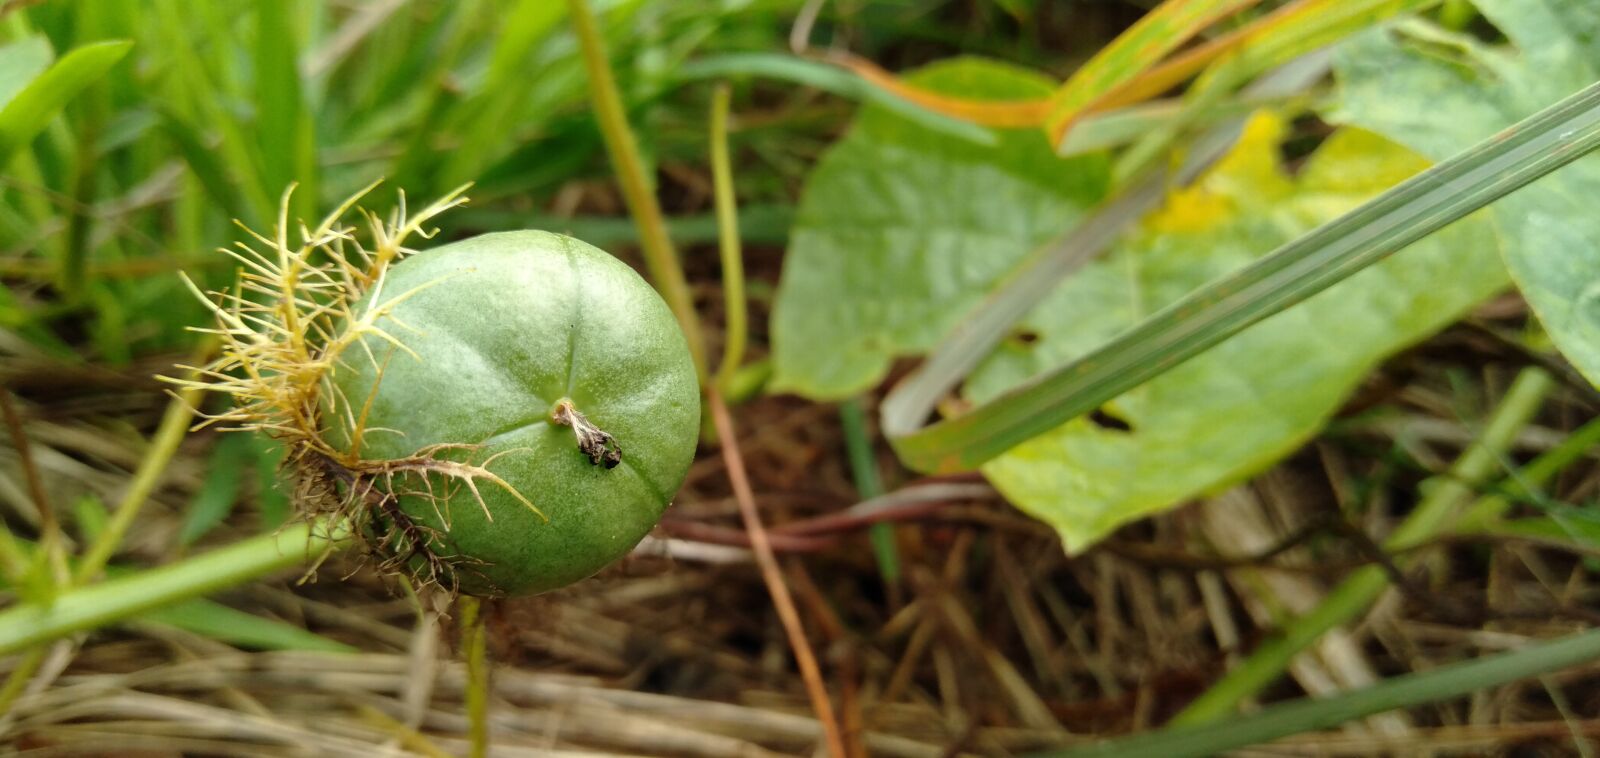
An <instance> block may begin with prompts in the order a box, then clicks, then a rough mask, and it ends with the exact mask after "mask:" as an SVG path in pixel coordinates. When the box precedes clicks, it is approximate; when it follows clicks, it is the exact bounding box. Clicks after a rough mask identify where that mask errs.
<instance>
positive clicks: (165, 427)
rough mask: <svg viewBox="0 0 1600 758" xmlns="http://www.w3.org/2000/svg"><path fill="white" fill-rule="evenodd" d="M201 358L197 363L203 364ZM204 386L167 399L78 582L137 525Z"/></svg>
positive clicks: (103, 564)
mask: <svg viewBox="0 0 1600 758" xmlns="http://www.w3.org/2000/svg"><path fill="white" fill-rule="evenodd" d="M203 364H204V361H201V362H200V363H199V364H196V365H203ZM199 395H200V390H198V389H195V388H185V389H183V390H181V391H179V393H178V394H177V396H176V397H174V398H172V400H171V402H169V403H167V410H166V413H164V414H162V416H161V426H159V427H157V428H156V434H155V436H154V437H153V438H151V440H150V449H148V450H146V451H145V454H144V459H143V460H141V461H139V468H138V470H136V471H135V472H134V474H133V481H132V483H130V484H129V485H128V492H127V494H125V495H123V496H122V502H121V503H120V504H118V506H117V510H116V512H115V513H113V514H111V520H110V521H109V522H108V523H107V524H106V528H105V530H104V531H102V532H101V533H100V535H99V536H98V537H96V538H95V541H94V543H93V544H92V545H90V546H89V549H88V550H87V551H85V552H84V554H83V558H82V560H80V561H79V562H78V570H77V571H76V572H75V573H74V574H73V575H72V578H73V583H74V584H83V583H85V582H87V581H89V580H90V579H93V578H94V576H95V574H98V573H100V570H101V569H103V568H105V567H106V563H108V562H109V561H110V560H111V556H112V555H113V554H114V553H116V552H117V548H118V547H120V546H121V545H122V538H123V537H125V536H127V534H128V529H129V528H130V527H132V526H133V521H134V519H135V518H137V517H138V515H139V511H140V509H142V508H143V507H144V504H145V502H146V501H148V500H149V499H150V493H151V492H154V491H155V488H156V485H157V484H159V483H160V482H161V476H162V475H163V474H165V473H166V471H167V464H169V463H171V462H172V456H173V454H174V453H177V452H178V445H179V444H180V443H182V442H183V437H184V435H185V434H187V433H188V431H189V420H190V419H192V418H194V407H195V404H196V403H197V402H198V401H199Z"/></svg>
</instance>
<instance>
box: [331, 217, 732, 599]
mask: <svg viewBox="0 0 1600 758" xmlns="http://www.w3.org/2000/svg"><path fill="white" fill-rule="evenodd" d="M374 302H376V303H378V307H379V308H380V309H386V310H383V311H382V315H380V316H379V317H378V318H377V320H376V323H375V326H377V327H378V328H379V329H381V330H382V331H383V332H384V333H386V334H388V335H389V336H391V337H393V338H394V340H395V341H397V342H399V343H400V344H401V345H403V346H404V347H403V348H394V347H393V346H392V344H391V343H390V342H389V341H387V340H385V339H383V338H382V337H381V336H379V335H367V336H366V337H364V338H363V344H357V345H355V346H352V347H349V348H346V349H345V350H344V351H343V354H342V356H341V360H340V361H339V362H338V364H337V366H336V367H335V368H334V369H333V374H332V379H333V384H334V385H335V387H336V389H337V393H338V396H339V398H340V399H339V400H338V401H337V402H336V404H335V405H337V406H342V407H343V408H344V409H345V410H347V411H349V412H350V413H355V414H360V413H361V412H362V409H363V408H366V411H365V414H366V417H365V418H366V420H365V425H364V427H365V429H367V430H368V431H366V432H365V433H364V434H363V435H362V444H361V448H360V450H359V451H358V453H359V454H358V455H357V456H356V457H359V458H360V459H362V460H363V461H376V460H383V459H403V458H407V457H411V456H415V455H417V454H418V452H419V451H426V450H429V449H430V448H433V446H438V445H471V446H475V447H473V448H470V449H468V448H450V449H444V448H436V450H438V451H441V452H438V453H436V454H437V455H438V457H439V458H440V459H441V460H450V461H457V462H471V463H476V464H484V463H485V462H487V466H486V470H487V471H488V472H490V473H492V474H493V475H495V476H497V477H499V479H500V480H502V481H503V482H504V483H505V484H506V485H509V486H510V487H511V488H513V489H515V490H516V491H517V492H518V493H520V494H521V495H522V496H523V497H525V498H526V499H527V500H528V502H530V503H532V504H533V505H534V506H535V507H537V508H538V509H539V511H541V512H542V514H543V517H541V516H540V515H539V514H537V513H534V512H533V511H531V510H530V509H529V508H528V507H527V506H526V505H525V504H523V503H522V502H520V501H519V500H518V499H517V497H516V496H515V495H513V494H512V493H510V492H508V491H506V488H505V487H503V486H500V485H498V484H496V483H494V482H492V481H490V480H487V479H485V478H482V477H479V478H477V479H475V480H474V481H473V482H472V484H474V485H475V486H476V489H477V491H478V493H479V495H481V497H482V503H480V502H479V501H478V499H477V498H476V497H475V496H474V495H473V494H472V492H471V491H470V489H469V488H468V487H466V486H464V484H465V482H464V481H463V480H460V479H456V480H450V479H449V478H448V477H441V476H439V475H437V474H430V475H428V479H429V481H428V483H427V484H428V486H431V487H432V488H433V490H434V492H435V493H436V494H441V495H442V493H444V492H445V491H446V490H447V488H448V491H449V493H450V494H449V496H448V497H447V498H446V497H438V498H430V497H428V496H425V495H422V494H418V493H419V492H420V491H421V490H422V489H423V486H422V482H421V481H420V478H419V477H410V479H411V481H410V482H409V483H407V484H405V485H404V486H403V487H402V485H400V484H396V485H394V487H395V490H396V491H397V492H400V493H402V496H401V497H400V500H399V507H400V510H402V511H403V512H404V513H405V514H406V515H407V516H408V517H409V518H410V519H412V520H414V521H415V522H417V523H418V524H420V525H422V526H424V527H426V528H427V529H429V530H431V531H432V533H433V534H435V535H436V536H435V537H434V539H433V540H432V541H431V544H430V545H429V549H430V551H431V552H432V553H433V555H434V556H436V557H438V558H441V559H443V561H444V563H445V564H447V565H450V566H452V567H454V569H455V570H454V571H453V573H454V575H455V579H456V580H457V581H458V583H459V588H460V590H461V591H463V592H466V593H468V594H473V595H486V596H497V595H522V594H531V593H538V592H544V591H547V590H551V589H555V588H558V587H562V586H565V585H567V584H571V583H572V582H575V581H578V580H580V579H583V578H586V577H589V576H591V575H593V574H594V573H595V572H597V571H599V570H600V569H601V568H604V567H605V566H606V565H607V564H609V563H611V562H612V561H615V560H616V559H618V558H620V557H622V556H623V555H625V554H627V553H628V551H629V550H631V549H632V548H633V546H634V545H636V544H637V543H638V542H639V540H640V539H641V538H643V537H644V535H645V534H646V533H647V532H649V531H650V529H652V528H653V527H654V526H655V524H656V522H657V521H658V520H659V519H660V518H661V514H662V512H663V511H664V510H665V509H666V507H667V505H668V503H669V502H670V501H671V499H672V497H673V495H674V494H675V493H676V492H677V490H678V487H679V486H681V485H682V484H683V478H684V475H685V474H686V473H687V472H688V469H689V464H690V462H691V461H692V460H693V458H694V451H695V444H696V441H697V439H698V436H699V426H700V392H699V386H698V383H697V381H696V376H695V369H694V364H693V361H692V360H691V358H690V355H689V350H688V346H687V345H686V344H685V341H684V338H683V333H682V332H681V330H680V329H679V328H678V324H677V322H676V321H675V320H674V319H673V316H672V313H671V311H669V310H668V308H667V306H666V304H665V303H664V302H663V301H662V300H661V298H660V297H659V296H658V295H657V294H656V292H655V290H654V289H652V288H651V287H650V285H649V284H647V283H646V282H645V281H644V280H643V279H642V278H640V277H639V275H638V274H637V273H635V272H634V270H633V269H631V268H629V267H628V266H627V265H625V264H624V263H622V262H621V261H619V260H617V259H616V258H613V257H612V256H610V255H609V254H607V253H605V252H604V251H601V250H599V249H597V248H595V247H592V246H590V245H587V244H585V243H583V242H580V241H578V240H575V239H572V238H570V237H565V236H562V235H559V234H551V233H548V232H535V231H523V232H504V233H497V234H486V235H483V236H481V237H474V238H472V239H467V240H463V241H460V242H455V243H452V244H448V245H444V246H441V247H438V248H435V249H432V250H428V251H425V252H422V253H418V254H416V255H414V256H412V257H410V258H406V259H404V260H403V261H401V262H400V263H397V264H395V265H394V266H392V267H390V268H389V269H388V271H387V273H386V274H385V275H384V278H383V282H382V285H381V287H374V288H373V291H371V292H369V293H368V294H367V295H366V296H365V298H363V300H362V301H361V302H360V303H358V304H357V306H356V307H355V314H356V315H357V317H358V318H359V317H360V316H361V315H362V314H366V313H368V312H369V311H370V309H372V308H373V307H374ZM364 348H366V349H370V351H371V354H370V357H369V354H368V352H367V350H366V349H364ZM380 372H381V375H380ZM374 387H376V392H375V393H374V392H373V388H374ZM374 394H375V396H373V397H370V400H369V395H374ZM572 411H576V412H577V413H576V414H574V413H572ZM327 415H328V416H330V417H332V416H336V415H338V414H335V413H329V414H327ZM348 418H349V417H348V416H346V419H348ZM585 419H586V420H587V421H588V422H589V423H590V424H591V425H592V428H591V427H586V426H585V425H584V424H583V423H582V420H585ZM325 425H326V426H327V427H328V428H326V429H325V430H324V431H325V433H326V435H327V437H328V439H329V441H330V442H331V443H333V444H334V445H335V446H340V445H342V446H344V448H343V449H345V450H348V449H349V445H350V440H349V436H350V435H349V432H348V429H346V428H345V427H347V426H349V425H350V424H349V423H348V421H344V422H343V423H331V422H329V421H325ZM585 436H587V440H586V441H587V443H588V444H587V445H585V446H584V448H583V449H580V445H579V441H580V438H582V437H585ZM607 437H609V438H607ZM373 479H374V481H377V480H379V479H381V477H374V478H373ZM397 481H399V480H397ZM379 484H380V485H381V484H383V482H381V481H379ZM485 508H486V509H487V513H485ZM491 517H492V519H491ZM371 523H372V524H374V526H373V528H374V529H382V528H383V525H384V524H385V521H384V519H382V518H381V517H380V518H374V519H373V521H372V522H371ZM379 541H381V539H380V540H379Z"/></svg>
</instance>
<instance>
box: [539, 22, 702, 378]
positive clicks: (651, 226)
mask: <svg viewBox="0 0 1600 758" xmlns="http://www.w3.org/2000/svg"><path fill="white" fill-rule="evenodd" d="M567 7H568V8H569V9H570V10H571V11H572V26H573V29H574V30H575V31H576V32H577V35H578V44H579V46H580V47H581V48H582V50H583V65H584V68H585V70H587V71H588V72H589V91H590V95H591V97H592V99H593V101H594V111H595V118H596V119H597V120H599V122H600V134H601V136H603V137H604V138H605V142H606V151H607V152H608V153H610V155H611V161H612V163H613V164H615V169H616V171H615V173H616V175H617V184H618V186H620V187H621V188H622V197H623V199H624V200H625V201H627V204H628V211H629V212H630V213H631V214H632V215H633V222H634V225H635V226H637V227H638V229H639V247H640V249H641V250H642V251H643V253H644V262H645V267H646V268H648V269H649V270H650V280H651V281H652V282H654V283H655V285H656V288H657V289H659V290H660V291H661V296H662V298H664V299H665V300H666V301H667V305H668V306H669V307H671V308H672V315H674V316H677V318H678V326H679V327H680V328H682V329H683V337H684V339H686V340H688V341H689V353H690V355H693V356H694V365H695V368H696V369H697V370H698V371H699V372H700V383H701V385H702V386H704V385H705V384H706V380H707V379H708V378H709V376H710V373H709V370H708V369H707V367H706V366H707V364H706V346H705V338H704V337H703V336H702V335H701V333H700V318H699V316H698V315H697V314H696V313H695V310H694V299H693V298H692V297H691V296H690V294H689V283H688V281H687V280H686V279H685V278H684V276H683V267H682V266H681V265H679V263H678V253H677V251H676V250H674V249H673V247H672V239H671V237H669V236H668V235H667V224H666V219H665V218H664V217H663V216H662V214H661V204H660V203H659V202H657V201H656V195H655V191H654V189H653V188H652V187H651V186H650V181H649V179H648V178H646V175H645V170H644V160H643V158H641V157H640V155H639V143H638V141H637V140H635V139H634V136H633V130H632V129H630V128H629V127H628V117H627V114H626V113H624V112H623V109H622V95H621V94H620V93H619V92H618V91H617V81H616V77H615V76H613V75H612V73H611V59H610V56H609V55H608V54H607V52H606V46H605V41H604V40H602V39H601V38H600V30H599V26H598V24H597V23H596V21H595V17H594V12H593V11H592V10H590V9H589V4H588V3H587V2H585V1H584V0H567Z"/></svg>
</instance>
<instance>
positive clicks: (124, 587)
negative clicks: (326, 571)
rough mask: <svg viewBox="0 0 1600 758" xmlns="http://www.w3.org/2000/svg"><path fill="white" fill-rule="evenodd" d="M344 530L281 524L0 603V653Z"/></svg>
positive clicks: (283, 556)
mask: <svg viewBox="0 0 1600 758" xmlns="http://www.w3.org/2000/svg"><path fill="white" fill-rule="evenodd" d="M348 537H349V534H348V531H347V530H346V529H344V527H342V526H335V525H333V524H330V523H329V522H326V521H317V522H312V523H300V524H295V525H293V526H288V527H284V528H283V529H282V530H279V531H278V532H276V533H274V534H266V535H262V536H259V537H254V538H251V539H248V540H244V541H242V542H237V543H234V544H232V545H229V546H227V547H224V548H220V549H217V550H213V551H211V552H209V553H205V554H203V555H198V556H195V557H193V558H189V559H187V560H184V561H180V562H178V563H171V564H168V565H165V566H158V567H155V568H151V569H146V570H144V571H140V572H138V573H134V574H129V575H127V576H124V577H119V578H116V579H108V580H106V581H103V582H96V583H95V584H92V585H88V586H85V587H78V588H74V589H69V590H67V591H65V592H63V593H62V594H61V595H60V596H59V597H57V598H56V599H55V602H53V603H51V604H49V605H43V604H38V603H25V604H20V605H14V606H12V607H10V608H7V609H5V610H3V611H0V655H10V654H12V653H16V652H18V651H20V650H24V649H26V648H28V647H31V646H33V645H37V644H40V643H43V642H48V641H50V640H54V639H59V638H61V637H65V636H67V635H69V634H73V633H75V632H82V631H88V630H91V629H96V628H99V627H101V626H104V625H106V624H110V623H113V622H116V621H120V620H122V619H125V618H129V617H131V616H136V615H138V614H140V613H143V612H145V611H148V610H150V609H152V608H159V607H162V606H165V605H170V604H172V603H175V602H178V601H180V600H187V599H189V598H194V597H199V596H201V595H206V594H209V593H212V592H216V591H217V590H221V589H226V588H228V587H233V586H236V585H239V584H242V583H244V582H248V581H251V580H253V579H256V578H258V577H260V576H263V575H266V574H270V573H273V572H275V571H281V570H283V569H287V568H291V567H293V566H298V565H301V564H303V563H305V562H307V561H308V560H313V559H316V558H318V557H320V556H322V555H324V554H326V553H327V552H329V551H331V550H335V549H337V548H339V547H341V546H343V545H344V544H345V542H346V541H347V539H348Z"/></svg>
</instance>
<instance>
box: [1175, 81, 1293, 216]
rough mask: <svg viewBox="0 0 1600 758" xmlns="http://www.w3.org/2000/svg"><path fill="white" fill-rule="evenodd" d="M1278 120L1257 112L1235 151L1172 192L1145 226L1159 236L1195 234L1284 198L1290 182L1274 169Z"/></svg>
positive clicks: (1280, 137)
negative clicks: (1242, 210) (1201, 176)
mask: <svg viewBox="0 0 1600 758" xmlns="http://www.w3.org/2000/svg"><path fill="white" fill-rule="evenodd" d="M1285 129H1286V126H1285V124H1284V123H1283V119H1282V118H1279V117H1278V116H1276V115H1274V114H1272V113H1269V112H1266V111H1262V112H1260V113H1258V114H1256V115H1255V116H1253V117H1252V118H1251V119H1250V120H1249V121H1248V122H1246V124H1245V128H1244V132H1243V134H1241V135H1240V137H1239V146H1238V147H1237V148H1235V149H1234V150H1233V152H1231V153H1229V154H1228V155H1227V156H1225V157H1224V158H1223V159H1222V160H1220V161H1218V162H1217V165H1216V167H1214V168H1213V169H1212V171H1211V172H1210V173H1209V174H1208V175H1207V176H1206V177H1205V178H1204V179H1203V180H1202V181H1198V182H1195V183H1194V184H1193V185H1191V186H1189V187H1184V188H1180V189H1178V190H1176V191H1174V192H1173V193H1172V194H1171V195H1170V196H1169V197H1168V198H1167V203H1166V205H1165V206H1163V207H1162V208H1161V209H1159V210H1157V211H1156V212H1154V213H1152V214H1150V218H1149V219H1148V220H1147V221H1146V222H1145V226H1146V227H1147V228H1149V229H1150V230H1151V231H1154V232H1159V233H1177V232H1199V231H1204V230H1206V229H1210V228H1213V227H1215V226H1218V225H1221V224H1224V223H1227V222H1228V221H1230V220H1231V219H1232V218H1233V217H1234V216H1236V215H1238V212H1239V209H1240V207H1241V206H1249V205H1259V204H1260V203H1261V200H1263V199H1264V198H1274V197H1279V196H1282V195H1284V194H1287V193H1288V192H1289V190H1290V188H1291V187H1290V182H1289V178H1288V176H1287V175H1285V174H1284V172H1283V170H1282V169H1281V168H1280V167H1279V166H1278V161H1277V153H1276V150H1275V149H1276V146H1277V144H1278V143H1279V142H1280V141H1282V140H1283V135H1284V131H1285Z"/></svg>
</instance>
